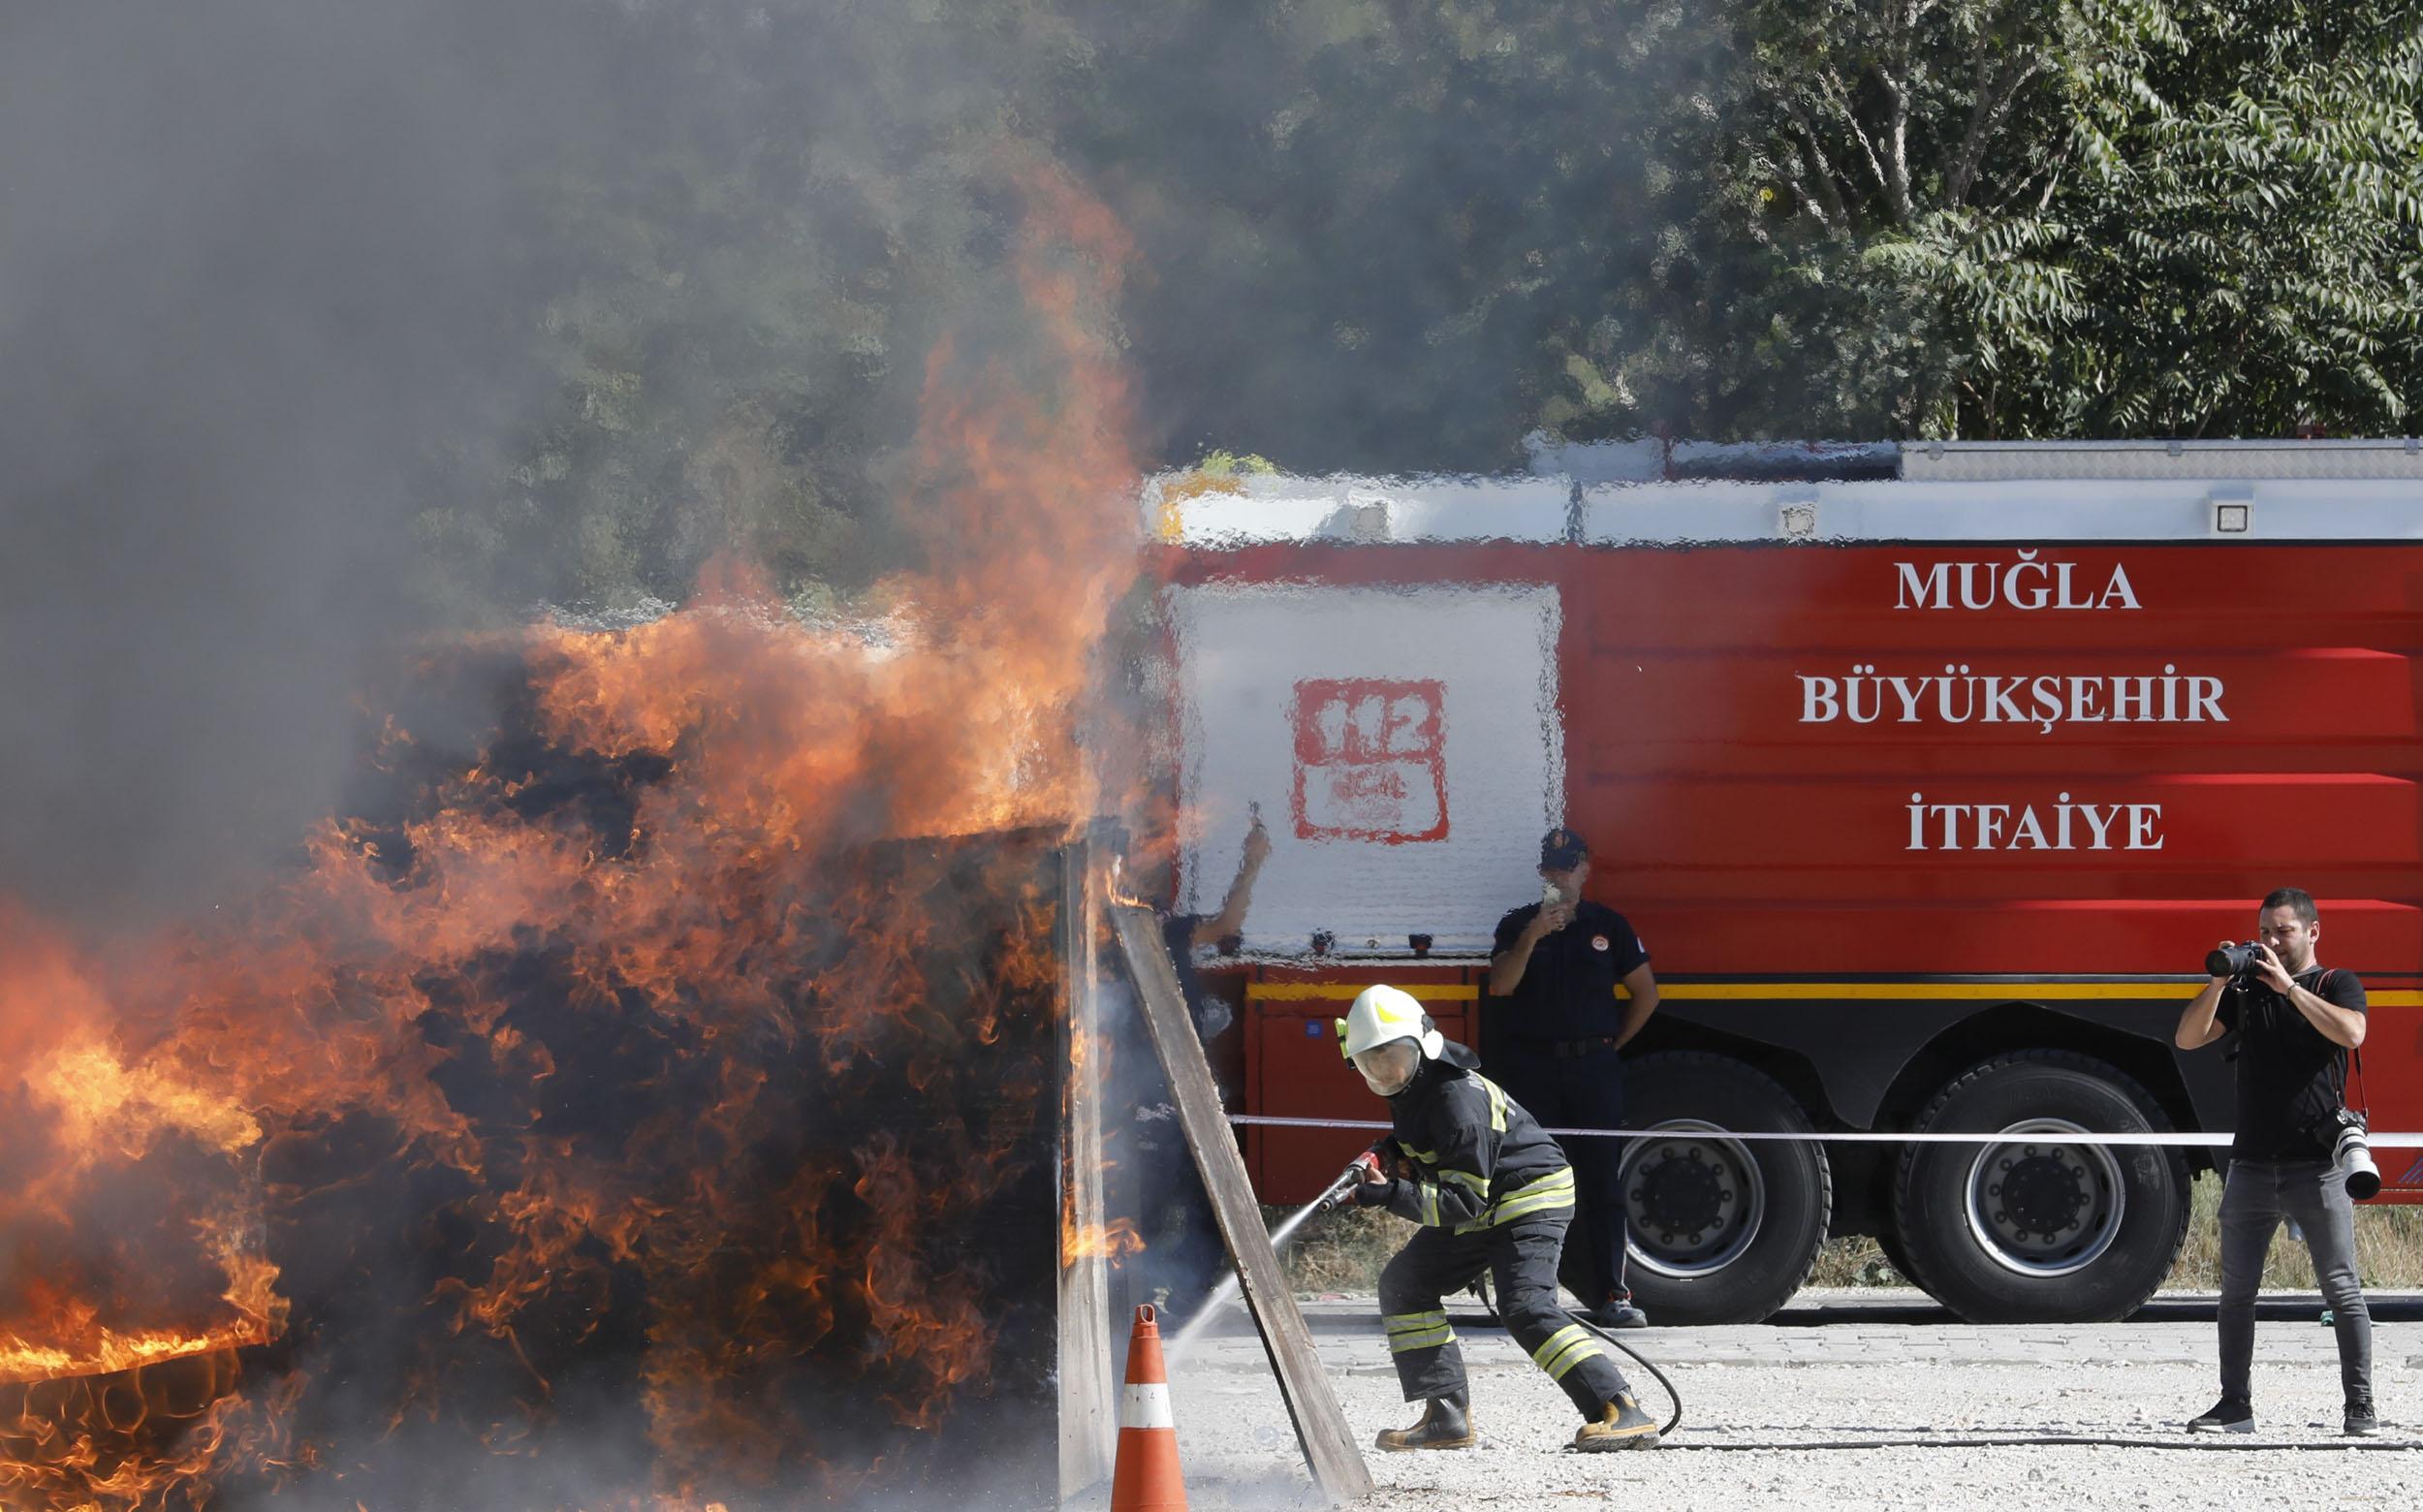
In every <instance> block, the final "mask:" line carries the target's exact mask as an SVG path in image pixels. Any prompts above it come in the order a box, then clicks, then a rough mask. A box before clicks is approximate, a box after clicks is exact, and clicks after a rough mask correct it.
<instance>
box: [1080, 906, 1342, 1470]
mask: <svg viewBox="0 0 2423 1512" xmlns="http://www.w3.org/2000/svg"><path fill="white" fill-rule="evenodd" d="M1111 919H1112V923H1113V924H1114V925H1115V926H1117V930H1118V939H1119V950H1120V953H1121V954H1122V955H1124V956H1125V957H1126V958H1127V973H1128V979H1129V980H1130V981H1131V982H1132V983H1133V984H1134V986H1135V989H1136V1002H1137V1005H1138V1007H1139V1008H1141V1009H1142V1010H1143V1016H1144V1021H1145V1028H1146V1030H1147V1031H1148V1032H1149V1034H1150V1035H1151V1036H1152V1049H1153V1052H1154V1053H1155V1054H1156V1055H1159V1056H1160V1057H1161V1069H1162V1070H1164V1071H1166V1072H1168V1073H1169V1079H1170V1090H1171V1092H1172V1093H1173V1094H1175V1095H1176V1097H1177V1099H1178V1121H1179V1124H1180V1128H1181V1129H1183V1130H1184V1132H1185V1135H1186V1148H1187V1149H1188V1150H1192V1151H1193V1152H1194V1157H1195V1169H1196V1170H1197V1171H1199V1172H1201V1173H1202V1175H1203V1189H1204V1190H1205V1191H1206V1192H1207V1193H1209V1194H1210V1195H1211V1198H1212V1215H1213V1216H1214V1217H1216V1218H1217V1219H1218V1220H1219V1225H1220V1235H1221V1237H1222V1238H1224V1239H1226V1240H1227V1241H1228V1252H1229V1255H1230V1257H1231V1258H1232V1259H1234V1260H1235V1261H1236V1262H1237V1276H1238V1282H1239V1285H1240V1286H1241V1288H1242V1289H1243V1292H1244V1298H1245V1306H1246V1307H1248V1308H1249V1309H1251V1311H1252V1313H1253V1321H1254V1327H1255V1328H1256V1329H1258V1330H1259V1331H1260V1332H1261V1335H1262V1348H1263V1351H1264V1352H1265V1353H1266V1354H1268V1355H1269V1356H1270V1359H1271V1370H1272V1371H1273V1373H1274V1374H1275V1375H1276V1376H1277V1377H1278V1390H1279V1396H1280V1398H1281V1399H1283V1400H1284V1401H1285V1402H1286V1403H1287V1415H1288V1417H1289V1418H1291V1419H1292V1420H1294V1422H1295V1425H1296V1442H1297V1443H1298V1444H1299V1445H1301V1446H1302V1447H1303V1449H1304V1458H1305V1464H1306V1465H1307V1466H1309V1467H1310V1468H1311V1471H1312V1479H1313V1482H1314V1483H1315V1484H1316V1485H1318V1486H1319V1487H1320V1488H1321V1490H1322V1492H1323V1493H1324V1494H1325V1495H1327V1496H1329V1498H1330V1500H1331V1501H1332V1502H1333V1503H1342V1502H1348V1501H1360V1500H1362V1499H1363V1498H1364V1497H1366V1496H1369V1495H1370V1494H1371V1471H1370V1469H1369V1467H1368V1466H1366V1465H1364V1463H1363V1452H1362V1451H1361V1450H1360V1449H1358V1448H1357V1447H1356V1446H1355V1438H1354V1431H1353V1430H1352V1429H1350V1428H1348V1427H1347V1426H1346V1414H1345V1413H1344V1412H1343V1411H1341V1410H1340V1409H1339V1407H1338V1405H1337V1394H1336V1393H1335V1392H1333V1391H1331V1390H1330V1381H1329V1376H1328V1375H1326V1374H1324V1373H1323V1372H1322V1370H1321V1356H1320V1354H1319V1352H1318V1351H1316V1350H1315V1349H1314V1348H1313V1347H1312V1334H1311V1331H1310V1330H1308V1329H1306V1327H1305V1321H1304V1313H1303V1312H1302V1311H1300V1310H1298V1308H1297V1307H1296V1294H1295V1293H1294V1292H1291V1291H1289V1290H1288V1289H1287V1281H1286V1277H1285V1276H1282V1275H1281V1274H1280V1272H1279V1268H1278V1254H1277V1252H1276V1251H1275V1250H1274V1249H1273V1248H1272V1247H1271V1236H1270V1232H1269V1231H1268V1230H1267V1229H1265V1228H1264V1227H1263V1226H1262V1210H1261V1209H1260V1208H1259V1207H1258V1206H1257V1205H1256V1204H1255V1202H1254V1199H1253V1185H1252V1183H1251V1182H1250V1181H1248V1180H1247V1179H1246V1177H1245V1162H1244V1157H1243V1156H1242V1155H1240V1154H1239V1153H1238V1152H1237V1138H1236V1136H1235V1135H1234V1134H1232V1133H1231V1132H1230V1131H1229V1126H1228V1118H1227V1117H1226V1116H1225V1114H1224V1113H1223V1111H1222V1109H1221V1107H1220V1094H1219V1091H1218V1089H1217V1088H1216V1087H1215V1086H1214V1085H1213V1083H1212V1062H1211V1061H1210V1060H1208V1059H1206V1058H1205V1056H1204V1054H1203V1045H1202V1042H1201V1041H1199V1040H1198V1039H1196V1038H1195V1025H1194V1020H1193V1019H1192V1018H1191V1017H1190V1016H1189V1015H1188V1014H1187V1012H1186V999H1185V995H1184V994H1183V993H1182V992H1180V990H1179V986H1178V970H1177V967H1176V966H1175V965H1173V964H1172V962H1171V961H1170V953H1169V948H1168V946H1166V945H1165V944H1163V943H1162V939H1161V929H1160V922H1159V920H1157V919H1156V918H1155V917H1154V916H1153V914H1152V912H1151V910H1149V909H1146V908H1140V907H1137V906H1135V905H1134V904H1130V903H1117V904H1114V905H1112V908H1111Z"/></svg>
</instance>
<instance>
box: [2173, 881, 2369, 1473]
mask: <svg viewBox="0 0 2423 1512" xmlns="http://www.w3.org/2000/svg"><path fill="white" fill-rule="evenodd" d="M2255 922H2256V929H2257V934H2258V937H2257V939H2256V940H2254V941H2253V942H2250V944H2247V945H2243V946H2242V945H2234V944H2232V943H2231V942H2230V941H2228V940H2223V941H2222V942H2221V948H2220V949H2219V950H2218V951H2215V952H2213V954H2212V955H2211V956H2210V957H2209V958H2208V959H2207V961H2206V968H2207V969H2208V970H2209V971H2211V972H2212V974H2213V980H2212V981H2211V982H2210V983H2209V984H2208V985H2207V986H2206V987H2205V989H2204V991H2202V992H2198V993H2197V994H2196V995H2195V997H2194V999H2193V1000H2191V1001H2190V1002H2189V1003H2188V1004H2187V1011H2186V1012H2184V1013H2182V1014H2181V1015H2180V1016H2179V1030H2178V1034H2177V1036H2176V1038H2177V1041H2178V1044H2179V1048H2180V1049H2182V1050H2198V1049H2201V1048H2203V1047H2204V1046H2207V1045H2210V1044H2212V1043H2213V1042H2215V1041H2216V1040H2218V1039H2221V1038H2223V1037H2225V1036H2227V1035H2229V1034H2231V1033H2235V1034H2236V1035H2237V1036H2238V1039H2237V1044H2236V1046H2235V1054H2236V1056H2237V1062H2238V1119H2237V1124H2238V1133H2237V1138H2236V1140H2235V1141H2234V1142H2232V1144H2231V1145H2230V1159H2229V1178H2228V1181H2227V1184H2226V1185H2224V1186H2223V1187H2222V1190H2221V1303H2220V1333H2221V1400H2220V1401H2219V1402H2216V1403H2214V1405H2213V1407H2212V1409H2211V1410H2210V1411H2208V1412H2206V1413H2205V1414H2204V1415H2203V1416H2202V1417H2199V1418H2197V1419H2195V1420H2194V1421H2193V1422H2190V1423H2189V1424H2188V1425H2187V1431H2188V1432H2189V1433H2251V1432H2252V1431H2253V1429H2254V1408H2253V1405H2252V1399H2251V1397H2250V1391H2249V1372H2250V1368H2251V1366H2252V1363H2253V1359H2254V1295H2255V1291H2256V1288H2257V1287H2258V1286H2260V1285H2261V1283H2262V1280H2263V1259H2264V1255H2265V1254H2266V1253H2267V1252H2268V1251H2269V1250H2270V1248H2271V1245H2272V1235H2273V1233H2274V1231H2275V1230H2277V1229H2278V1228H2279V1227H2280V1222H2281V1218H2283V1217H2285V1218H2288V1219H2291V1220H2292V1221H2294V1222H2295V1224H2296V1225H2297V1227H2298V1228H2299V1229H2301V1230H2302V1231H2303V1232H2304V1234H2305V1242H2306V1247H2307V1249H2308V1250H2309V1251H2311V1252H2312V1254H2313V1274H2314V1276H2316V1277H2317V1278H2318V1279H2319V1280H2320V1282H2321V1288H2322V1296H2323V1298H2324V1300H2325V1301H2327V1302H2328V1304H2329V1305H2330V1307H2331V1313H2332V1322H2333V1326H2334V1327H2335V1328H2336V1329H2337V1331H2338V1335H2339V1376H2340V1384H2341V1385H2342V1386H2343V1387H2344V1390H2345V1394H2346V1418H2345V1423H2344V1428H2345V1431H2346V1432H2347V1433H2350V1434H2358V1435H2370V1434H2372V1433H2376V1432H2377V1430H2378V1422H2377V1420H2376V1417H2375V1415H2374V1410H2373V1319H2372V1315H2371V1314H2370V1313H2369V1312H2367V1311H2366V1310H2365V1306H2364V1292H2363V1289H2362V1287H2361V1286H2359V1285H2358V1283H2357V1280H2356V1265H2355V1247H2356V1246H2355V1207H2354V1204H2353V1202H2352V1200H2351V1199H2350V1198H2349V1196H2348V1192H2347V1181H2346V1179H2345V1177H2344V1174H2343V1173H2342V1171H2341V1170H2340V1168H2339V1163H2338V1160H2337V1158H2336V1150H2337V1148H2338V1145H2339V1141H2340V1136H2341V1131H2342V1129H2343V1128H2344V1127H2345V1125H2346V1120H2348V1119H2351V1118H2353V1116H2352V1115H2349V1114H2346V1113H2345V1106H2346V1090H2347V1054H2348V1052H2350V1051H2352V1050H2354V1049H2355V1048H2356V1047H2357V1046H2359V1045H2362V1044H2363V1043H2364V1023H2365V1019H2364V984H2363V983H2362V982H2360V981H2358V980H2357V979H2356V976H2355V973H2353V972H2351V971H2339V970H2326V969H2324V968H2323V967H2322V966H2321V965H2320V964H2319V963H2318V962H2317V961H2315V960H2314V948H2315V946H2316V945H2317V944H2318V943H2319V942H2320V940H2321V937H2322V925H2321V919H2320V916H2319V915H2318V914H2317V913H2316V912H2315V910H2314V907H2313V897H2312V896H2311V895H2310V894H2307V893H2305V892H2302V891H2300V890H2299V889H2296V888H2293V887H2284V888H2281V889H2279V890H2278V891H2276V892H2274V893H2273V894H2271V895H2270V896H2269V897H2267V898H2264V899H2263V907H2262V909H2261V911H2260V912H2259V913H2257V915H2256V918H2255Z"/></svg>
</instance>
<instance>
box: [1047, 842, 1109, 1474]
mask: <svg viewBox="0 0 2423 1512" xmlns="http://www.w3.org/2000/svg"><path fill="white" fill-rule="evenodd" d="M1062 854H1063V861H1062V872H1061V885H1060V927H1059V936H1060V940H1059V944H1060V960H1061V961H1062V962H1063V963H1064V964H1063V966H1062V972H1063V976H1062V981H1063V984H1064V990H1065V992H1066V994H1067V995H1066V997H1065V999H1064V1000H1065V1001H1066V1003H1067V1005H1068V1013H1067V1016H1066V1019H1067V1031H1066V1032H1067V1036H1068V1038H1067V1042H1066V1044H1065V1045H1064V1046H1063V1047H1062V1048H1063V1050H1064V1051H1065V1052H1066V1054H1065V1055H1064V1056H1063V1059H1062V1062H1061V1063H1062V1064H1063V1065H1065V1066H1066V1067H1067V1068H1068V1074H1067V1080H1066V1081H1065V1082H1064V1083H1063V1084H1062V1091H1061V1101H1060V1138H1061V1145H1060V1151H1061V1155H1060V1182H1061V1185H1060V1213H1061V1222H1062V1225H1063V1228H1062V1233H1063V1235H1065V1234H1066V1233H1068V1232H1069V1231H1071V1230H1074V1231H1075V1232H1076V1233H1079V1234H1098V1233H1100V1232H1102V1228H1103V1225H1104V1223H1105V1221H1106V1220H1107V1219H1108V1217H1109V1211H1108V1204H1107V1203H1106V1202H1105V1201H1104V1200H1103V1191H1102V1064H1103V1056H1102V1054H1101V1050H1100V1047H1101V1045H1102V992H1101V985H1102V961H1101V954H1100V949H1099V944H1098V942H1099V941H1100V939H1101V929H1100V926H1101V923H1102V915H1101V912H1100V903H1099V899H1098V895H1097V894H1096V892H1095V890H1094V889H1093V888H1092V887H1091V886H1089V885H1088V883H1089V878H1088V876H1087V873H1088V872H1089V871H1090V869H1091V867H1090V866H1088V864H1087V862H1086V855H1087V850H1086V847H1085V846H1083V845H1072V846H1070V847H1069V848H1068V850H1066V851H1065V852H1063V853H1062ZM1059 1342H1060V1499H1061V1501H1063V1502H1066V1501H1067V1500H1069V1499H1070V1498H1071V1497H1074V1496H1080V1495H1083V1494H1084V1493H1085V1492H1086V1491H1088V1490H1091V1489H1092V1488H1093V1487H1096V1486H1099V1485H1101V1484H1103V1483H1104V1482H1106V1481H1108V1480H1109V1479H1110V1478H1111V1469H1112V1465H1113V1462H1114V1459H1115V1456H1116V1452H1117V1445H1118V1392H1119V1387H1118V1382H1119V1375H1118V1374H1117V1371H1116V1370H1115V1369H1114V1365H1113V1359H1112V1346H1113V1339H1112V1338H1111V1267H1110V1260H1109V1258H1108V1256H1107V1255H1106V1254H1104V1253H1103V1252H1101V1251H1100V1250H1098V1249H1097V1250H1096V1251H1095V1252H1093V1253H1091V1254H1081V1255H1079V1256H1078V1257H1076V1258H1075V1259H1070V1258H1068V1257H1067V1256H1065V1255H1064V1256H1062V1263H1061V1269H1060V1339H1059Z"/></svg>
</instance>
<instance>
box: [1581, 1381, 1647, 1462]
mask: <svg viewBox="0 0 2423 1512" xmlns="http://www.w3.org/2000/svg"><path fill="white" fill-rule="evenodd" d="M1573 1447H1574V1448H1576V1449H1579V1450H1581V1451H1582V1452H1584V1453H1585V1454H1590V1453H1596V1452H1599V1451H1603V1450H1609V1449H1654V1448H1656V1447H1657V1425H1656V1424H1655V1423H1652V1422H1651V1421H1650V1416H1649V1414H1648V1413H1646V1412H1643V1411H1642V1410H1641V1404H1640V1403H1639V1402H1634V1401H1633V1400H1632V1397H1631V1394H1630V1393H1628V1392H1618V1393H1617V1394H1616V1400H1615V1401H1613V1402H1609V1403H1607V1405H1605V1406H1604V1407H1601V1408H1599V1411H1598V1416H1597V1417H1595V1418H1592V1419H1591V1420H1590V1421H1589V1422H1588V1423H1585V1424H1583V1425H1582V1428H1581V1431H1580V1432H1579V1433H1575V1434H1574V1435H1573Z"/></svg>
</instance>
